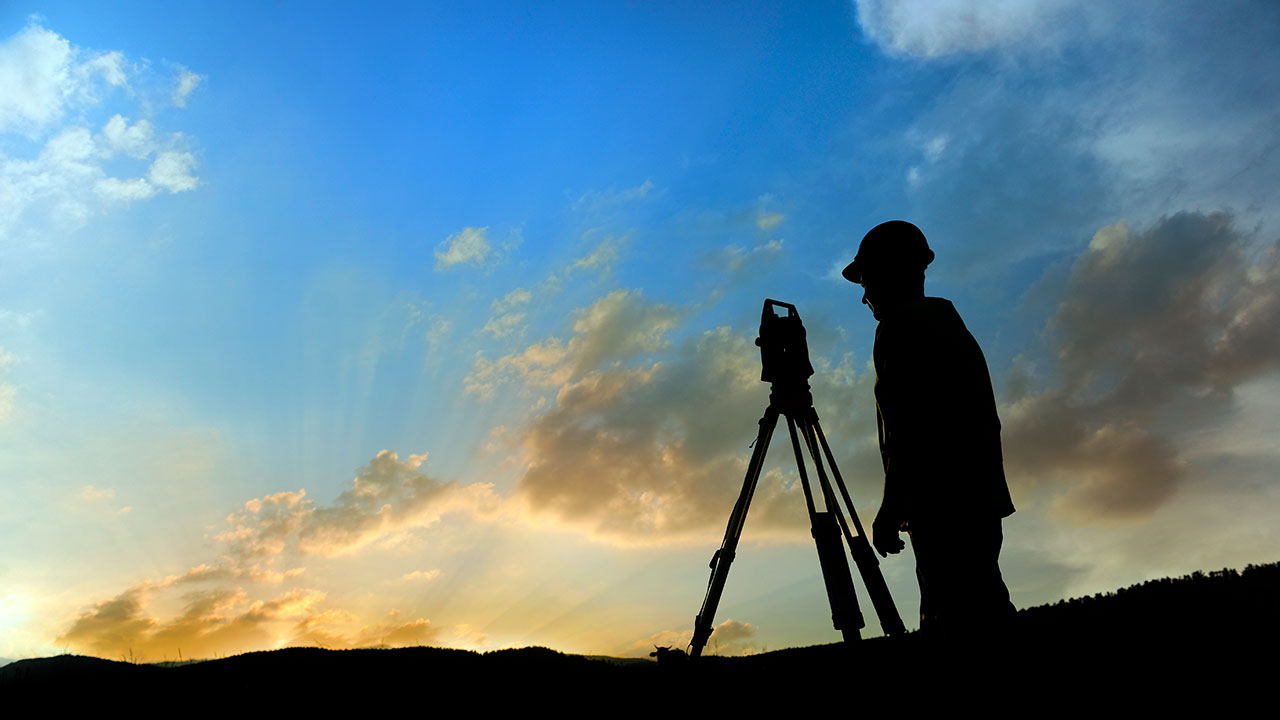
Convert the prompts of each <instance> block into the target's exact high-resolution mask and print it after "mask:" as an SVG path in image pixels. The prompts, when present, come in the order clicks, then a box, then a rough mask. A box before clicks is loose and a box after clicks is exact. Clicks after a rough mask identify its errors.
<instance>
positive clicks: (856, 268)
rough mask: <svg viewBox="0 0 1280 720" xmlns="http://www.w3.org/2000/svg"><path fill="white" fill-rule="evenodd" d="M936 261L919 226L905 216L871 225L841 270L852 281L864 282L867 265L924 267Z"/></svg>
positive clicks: (898, 267)
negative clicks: (848, 261) (851, 260)
mask: <svg viewBox="0 0 1280 720" xmlns="http://www.w3.org/2000/svg"><path fill="white" fill-rule="evenodd" d="M931 262H933V251H932V250H930V249H929V243H928V242H927V241H926V240H925V239H924V233H922V232H920V228H918V227H916V226H915V225H912V224H911V223H909V222H907V221H906V220H890V221H889V222H884V223H880V224H879V225H877V226H875V227H873V228H871V231H870V232H868V233H867V234H866V235H864V236H863V237H862V242H861V243H860V244H859V245H858V254H857V255H854V256H853V262H851V263H849V264H848V265H847V266H845V269H844V271H843V272H841V273H840V274H841V275H843V276H844V279H845V280H848V281H849V282H851V283H861V282H862V273H863V272H864V271H865V270H867V269H868V268H886V267H887V268H894V269H897V270H914V269H916V268H919V269H920V270H922V271H923V270H924V269H925V268H926V267H928V266H929V263H931Z"/></svg>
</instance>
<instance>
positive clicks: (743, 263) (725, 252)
mask: <svg viewBox="0 0 1280 720" xmlns="http://www.w3.org/2000/svg"><path fill="white" fill-rule="evenodd" d="M782 246H783V241H782V240H770V241H768V242H764V243H760V244H759V245H756V246H755V247H753V248H751V249H750V250H747V249H745V248H743V247H742V246H741V245H728V246H726V247H725V248H723V249H722V250H721V251H720V252H719V253H717V254H716V255H715V256H714V257H713V258H712V263H713V264H714V265H716V266H718V267H720V268H723V269H724V270H725V271H727V272H729V273H731V274H738V273H742V272H746V271H749V270H755V269H758V268H765V267H769V266H771V265H772V264H773V263H775V262H777V260H778V256H779V255H781V254H782ZM841 267H843V265H842V266H841ZM842 279H843V278H842Z"/></svg>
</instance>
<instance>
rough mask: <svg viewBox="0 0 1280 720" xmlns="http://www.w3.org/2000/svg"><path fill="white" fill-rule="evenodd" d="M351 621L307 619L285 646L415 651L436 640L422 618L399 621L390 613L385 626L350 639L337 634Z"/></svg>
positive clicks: (337, 615)
mask: <svg viewBox="0 0 1280 720" xmlns="http://www.w3.org/2000/svg"><path fill="white" fill-rule="evenodd" d="M353 623H355V618H354V617H352V616H351V615H350V614H348V613H343V612H328V613H319V614H316V615H311V616H309V617H307V618H305V619H303V620H302V621H301V622H299V623H298V624H297V626H295V627H294V635H293V637H292V638H291V639H290V640H289V642H288V644H289V645H308V646H320V647H324V648H330V649H334V648H373V647H383V648H385V647H416V646H418V645H426V644H427V643H429V642H432V641H434V640H436V639H437V638H438V637H439V635H440V630H439V628H436V627H434V626H432V624H431V622H430V621H428V620H426V619H425V618H417V619H416V620H409V621H402V620H401V619H400V613H399V611H397V610H392V611H391V612H390V613H389V614H388V616H387V622H385V623H380V624H377V625H366V626H363V627H360V628H359V629H358V630H355V629H353V630H352V631H351V632H350V635H344V634H342V632H341V631H340V629H339V628H340V627H341V626H351V625H352V624H353Z"/></svg>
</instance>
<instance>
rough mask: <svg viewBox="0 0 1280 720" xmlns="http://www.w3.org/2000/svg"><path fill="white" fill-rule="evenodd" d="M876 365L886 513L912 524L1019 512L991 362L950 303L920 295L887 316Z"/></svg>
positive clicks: (879, 331) (878, 337)
mask: <svg viewBox="0 0 1280 720" xmlns="http://www.w3.org/2000/svg"><path fill="white" fill-rule="evenodd" d="M874 360H875V366H876V425H877V426H878V429H879V432H880V457H881V459H882V460H883V461H884V476H885V481H884V503H883V506H882V510H881V512H882V513H883V512H888V513H889V515H888V517H891V518H893V519H894V520H896V521H898V522H900V523H905V524H907V525H908V526H909V524H910V523H911V522H912V521H915V520H931V521H932V520H942V521H959V520H963V519H965V518H980V517H987V518H1003V517H1007V516H1009V515H1011V514H1012V513H1013V501H1012V500H1011V499H1010V497H1009V486H1008V485H1007V484H1006V482H1005V477H1004V461H1003V458H1002V456H1001V452H1000V418H999V417H998V416H997V415H996V402H995V393H994V392H992V389H991V376H990V375H989V374H988V372H987V361H986V358H984V357H983V355H982V349H981V348H979V347H978V343H977V341H976V340H974V339H973V335H971V334H970V333H969V330H968V328H966V327H965V325H964V321H963V320H961V319H960V315H959V313H957V312H956V309H955V307H954V306H952V304H951V302H950V301H949V300H943V299H942V298H922V299H920V300H918V301H914V302H911V303H908V304H906V305H903V306H901V307H899V308H897V309H895V310H894V311H893V312H892V313H890V314H888V316H887V317H884V318H883V319H882V320H881V321H880V325H879V327H878V328H876V343H875V351H874Z"/></svg>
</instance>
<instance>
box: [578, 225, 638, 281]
mask: <svg viewBox="0 0 1280 720" xmlns="http://www.w3.org/2000/svg"><path fill="white" fill-rule="evenodd" d="M625 244H626V238H625V237H619V236H616V235H609V236H607V237H606V238H605V239H603V240H601V241H600V242H599V244H597V245H596V246H595V247H594V248H592V249H591V252H589V253H587V254H586V255H583V256H582V257H580V258H578V259H577V260H574V261H573V262H572V263H571V264H570V265H569V267H568V268H566V269H565V272H564V274H565V275H566V276H567V275H570V274H573V273H575V272H577V271H579V270H586V271H590V272H598V273H601V274H605V273H608V272H609V270H610V269H612V268H613V265H614V263H616V262H618V256H619V255H620V254H621V252H622V247H623V245H625Z"/></svg>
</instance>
